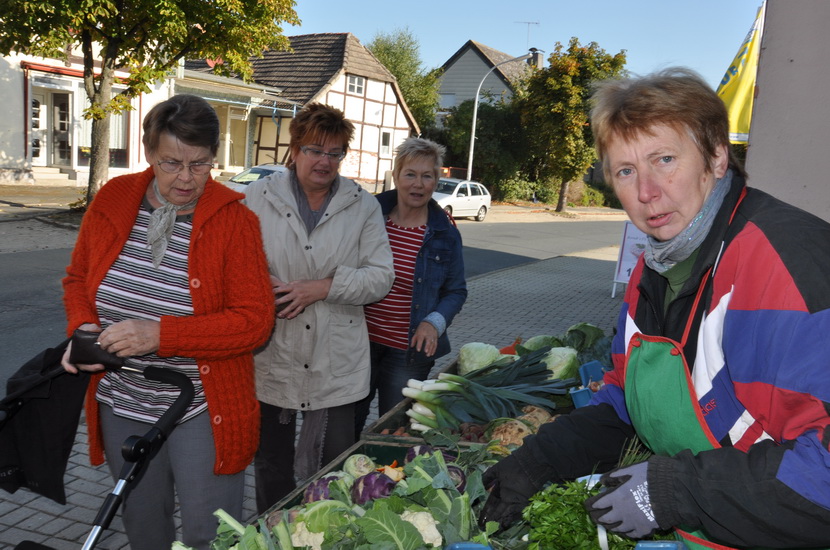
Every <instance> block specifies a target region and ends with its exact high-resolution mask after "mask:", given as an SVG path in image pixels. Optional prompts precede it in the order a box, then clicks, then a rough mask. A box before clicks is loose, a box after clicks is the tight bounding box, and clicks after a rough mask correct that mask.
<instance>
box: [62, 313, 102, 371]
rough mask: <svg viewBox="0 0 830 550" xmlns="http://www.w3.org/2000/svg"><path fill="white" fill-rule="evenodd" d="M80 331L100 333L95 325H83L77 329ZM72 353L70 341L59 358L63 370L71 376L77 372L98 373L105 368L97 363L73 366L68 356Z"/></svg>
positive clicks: (99, 328) (99, 329)
mask: <svg viewBox="0 0 830 550" xmlns="http://www.w3.org/2000/svg"><path fill="white" fill-rule="evenodd" d="M78 328H79V329H81V330H88V331H90V332H101V327H99V326H98V325H96V324H95V323H84V324H83V325H81V326H79V327H78ZM70 353H72V342H71V341H70V342H69V344H68V345H67V346H66V351H64V352H63V357H61V366H63V370H65V371H66V372H69V373H72V374H78V371H79V370H82V371H85V372H98V371H102V370H104V369H105V368H106V367H104V365H102V364H100V363H97V364H95V365H85V364H80V363H79V364H77V365H74V364H72V363H70V362H69V354H70Z"/></svg>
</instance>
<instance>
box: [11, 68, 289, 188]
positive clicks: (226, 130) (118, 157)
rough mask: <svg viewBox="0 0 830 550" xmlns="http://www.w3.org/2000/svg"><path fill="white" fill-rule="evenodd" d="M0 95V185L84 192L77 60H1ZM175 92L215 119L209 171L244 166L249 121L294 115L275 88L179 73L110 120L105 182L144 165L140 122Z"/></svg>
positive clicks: (85, 140) (83, 103) (84, 139)
mask: <svg viewBox="0 0 830 550" xmlns="http://www.w3.org/2000/svg"><path fill="white" fill-rule="evenodd" d="M118 76H121V77H125V76H127V75H126V74H124V73H122V74H119V75H118ZM118 89H119V88H118V85H116V86H115V90H116V91H117V90H118ZM0 92H1V93H2V96H3V97H4V99H5V103H6V111H5V112H6V113H7V116H5V117H2V118H0V182H3V183H32V182H33V181H34V174H35V173H38V178H37V179H38V181H44V180H46V181H52V180H51V179H50V178H55V180H56V181H57V175H62V176H63V177H64V178H66V177H67V176H68V180H65V181H64V185H66V184H69V185H72V184H76V185H78V186H85V185H86V184H87V182H88V176H89V154H90V136H91V121H89V120H86V119H85V118H84V117H83V112H84V109H86V107H87V106H88V105H89V102H88V100H87V96H86V93H85V91H84V87H83V59H82V58H81V57H80V56H78V55H70V57H69V58H68V60H67V61H62V60H57V59H45V58H39V57H33V56H26V55H11V56H6V57H2V58H0ZM177 93H195V94H198V95H201V96H202V97H205V98H206V99H207V100H208V101H209V102H210V103H211V104H212V105H213V107H214V108H215V109H216V111H217V113H218V114H219V117H220V121H221V123H222V128H223V134H222V141H221V146H220V150H219V155H218V158H217V167H218V168H220V169H223V170H231V171H238V170H241V169H242V167H243V166H244V165H245V164H246V160H247V158H248V156H249V155H250V152H249V150H248V148H249V142H250V137H249V136H252V135H253V130H252V128H253V121H255V120H256V115H262V116H272V115H273V113H274V112H275V111H277V110H279V111H280V112H289V113H293V112H294V110H295V108H296V105H295V104H293V103H292V102H291V101H289V100H285V99H282V98H280V97H279V94H280V90H279V88H276V87H273V86H264V85H259V84H258V85H249V84H245V83H244V82H242V81H241V80H238V79H234V78H219V77H215V76H212V75H207V74H202V73H198V72H195V71H188V70H185V69H183V68H180V69H179V70H178V71H177V73H176V74H172V75H170V77H169V78H168V79H166V80H165V81H163V82H159V83H157V84H156V85H155V86H154V87H153V89H152V91H151V92H150V93H146V94H142V95H141V96H140V97H137V98H135V99H133V100H132V107H133V110H132V111H130V112H126V113H123V114H121V115H115V116H113V117H112V119H111V129H110V171H109V172H110V174H109V175H110V177H112V176H115V175H118V174H121V173H128V172H135V171H138V170H141V169H143V168H144V167H146V166H147V165H146V162H145V161H144V158H143V150H142V147H141V122H142V120H143V119H144V115H146V113H147V111H149V110H150V109H151V108H152V107H153V105H155V104H156V103H158V102H160V101H164V100H165V99H167V98H169V97H170V96H172V95H173V94H177ZM252 115H253V116H252ZM249 127H250V128H249Z"/></svg>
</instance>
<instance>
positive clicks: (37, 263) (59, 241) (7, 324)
mask: <svg viewBox="0 0 830 550" xmlns="http://www.w3.org/2000/svg"><path fill="white" fill-rule="evenodd" d="M514 218H515V219H521V221H517V222H512V221H507V220H510V219H511V218H509V217H508V218H505V217H504V215H503V216H502V218H500V219H496V218H495V217H494V218H493V219H489V220H486V221H484V222H482V223H478V222H474V221H469V220H463V219H462V220H457V225H458V228H459V230H460V232H461V234H462V238H463V240H464V262H465V270H466V274H467V278H468V279H470V278H473V277H476V276H479V275H482V274H485V273H489V272H492V271H496V270H499V269H504V268H507V267H512V266H516V265H521V264H526V263H529V262H534V261H536V260H542V259H547V258H552V257H555V256H561V255H565V254H572V253H575V252H581V251H586V250H595V249H605V250H606V252H607V251H608V249H609V248H613V247H618V246H619V242H620V237H621V235H622V229H623V224H624V221H623V219H622V218H619V217H616V218H614V219H606V220H597V221H587V220H581V219H580V220H563V219H560V218H553V217H551V216H549V215H545V214H539V215H537V216H536V217H529V216H525V215H521V214H520V215H514ZM536 220H542V221H536ZM43 226H45V224H43V222H40V221H38V220H28V221H25V222H20V223H17V222H15V225H14V226H12V224H9V223H3V224H0V234H2V240H4V241H6V242H12V241H14V242H20V241H25V240H26V239H28V240H30V241H31V244H30V245H29V246H25V247H19V248H28V249H30V250H24V251H11V252H6V251H3V250H0V281H2V282H3V284H2V285H0V350H2V354H0V381H3V380H6V379H8V377H9V376H11V375H12V374H13V373H14V372H15V371H16V370H17V369H18V368H19V367H20V366H21V365H23V364H24V363H25V362H26V361H28V360H29V359H30V358H32V357H33V356H35V355H36V354H37V353H39V352H40V351H41V350H42V349H44V348H46V347H51V346H53V345H55V344H58V343H59V342H61V341H62V340H63V338H64V327H65V322H66V321H65V317H64V312H63V304H62V290H61V284H60V280H61V278H62V277H63V275H64V273H65V271H64V270H65V267H66V265H67V264H68V263H69V258H70V254H71V243H72V242H73V236H74V234H75V232H73V231H71V230H67V229H59V228H46V227H43ZM0 244H3V243H0ZM0 248H2V247H0ZM11 250H17V249H16V248H12V249H11ZM612 253H613V250H612ZM612 275H613V274H611V273H609V281H608V282H609V288H610V285H611V277H612Z"/></svg>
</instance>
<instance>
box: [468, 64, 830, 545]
mask: <svg viewBox="0 0 830 550" xmlns="http://www.w3.org/2000/svg"><path fill="white" fill-rule="evenodd" d="M594 100H595V105H594V109H593V111H592V129H593V132H594V136H595V139H596V145H597V151H598V153H599V156H600V159H601V160H602V163H603V171H604V174H605V176H606V179H607V181H609V182H610V183H611V184H612V186H613V188H614V191H615V193H616V194H617V196H618V197H619V199H620V202H621V203H622V205H623V208H625V210H626V212H627V213H628V215H629V217H630V218H631V221H632V222H633V223H634V224H635V225H636V226H637V227H638V228H639V229H641V230H642V231H644V232H645V233H646V234H647V235H648V236H649V238H648V245H647V247H646V250H645V253H644V255H643V257H642V258H641V259H640V261H639V263H638V265H637V267H636V269H635V272H634V273H633V275H632V278H631V281H630V283H629V285H628V287H627V290H626V296H625V302H624V305H623V308H622V311H621V312H620V318H619V326H618V328H617V333H616V335H615V339H614V343H613V349H612V352H613V359H614V366H615V368H614V370H612V371H611V372H609V373H608V374H607V375H606V377H605V385H604V386H603V388H602V389H601V390H600V391H599V392H598V393H597V394H596V395H595V396H594V398H593V400H592V402H591V404H590V405H589V406H586V407H583V408H580V409H577V410H575V411H574V412H573V413H571V414H570V415H566V416H561V417H559V418H558V419H557V420H556V421H555V422H553V423H550V424H548V425H545V426H544V427H543V429H542V430H540V432H539V433H538V435H536V436H531V437H528V438H527V439H525V444H524V445H523V446H522V447H521V448H520V449H519V450H518V451H517V452H515V453H514V454H512V455H511V456H510V457H509V458H507V459H505V460H503V461H502V462H500V463H498V465H497V466H495V467H494V468H492V469H491V470H489V471H488V472H487V474H486V475H485V481H486V482H487V483H489V484H490V485H491V486H492V491H491V494H490V497H489V499H488V502H487V504H486V506H485V508H484V510H483V512H482V515H481V518H480V520H481V521H482V522H486V521H488V520H493V521H499V522H500V523H501V524H502V525H506V524H509V523H510V522H512V521H513V520H515V519H516V518H518V517H519V515H520V514H521V510H522V508H523V507H524V506H525V504H526V503H527V499H528V497H530V496H531V495H532V494H533V493H535V492H536V491H538V490H539V489H541V488H542V487H543V485H544V484H545V483H547V482H557V481H560V480H568V479H574V478H576V477H579V476H582V475H586V474H589V473H592V472H594V471H597V472H608V471H609V470H612V471H611V472H610V473H607V474H606V475H605V476H603V483H604V485H605V486H606V490H605V491H604V492H602V493H600V494H599V495H598V496H596V497H592V498H591V499H589V500H588V502H586V508H587V509H588V511H589V513H590V514H591V516H592V517H593V518H594V520H595V521H597V522H598V523H600V524H602V525H604V526H606V527H607V528H608V529H609V530H611V531H614V532H617V533H620V534H622V535H625V536H628V537H630V538H635V539H639V538H644V537H648V536H650V535H652V534H653V533H655V532H656V531H668V530H674V531H675V533H676V534H677V536H678V537H680V538H682V539H683V540H684V541H685V543H686V545H687V546H689V547H690V548H695V549H696V548H746V547H765V548H828V547H830V529H828V525H830V449H828V446H830V375H828V372H830V371H828V368H827V367H828V363H830V339H828V337H827V335H828V334H830V278H828V275H827V274H828V273H830V224H827V223H826V222H824V221H823V220H821V219H819V218H817V217H814V216H812V215H811V214H808V213H806V212H804V211H801V210H799V209H797V208H794V207H792V206H789V205H787V204H785V203H783V202H781V201H779V200H777V199H775V198H773V197H771V196H770V195H767V194H766V193H764V192H762V191H759V190H757V189H752V188H749V187H747V186H746V183H745V174H744V173H743V171H742V169H741V168H740V167H739V164H738V163H737V161H735V160H734V158H732V155H731V149H730V146H729V137H728V136H729V135H728V116H727V113H726V109H725V107H724V105H723V103H722V102H721V100H720V98H719V97H718V96H717V95H716V94H715V93H714V92H713V91H712V90H711V89H710V88H709V87H708V86H707V85H706V84H705V83H704V82H703V81H702V80H701V79H700V77H699V76H697V75H695V74H694V73H692V72H690V71H686V70H682V69H669V70H666V71H663V72H660V73H657V74H655V75H651V76H647V77H643V78H637V79H630V80H619V81H610V82H606V83H604V84H602V85H601V86H600V87H599V89H598V91H597V92H596V94H595V97H594ZM635 436H637V437H639V439H640V441H641V442H642V443H643V444H644V445H645V446H646V447H647V448H648V449H649V450H650V451H652V452H653V453H654V454H653V455H652V456H651V458H649V459H648V460H646V461H644V462H640V463H638V464H635V465H633V466H627V467H623V468H620V469H616V470H613V468H614V467H615V466H616V465H617V461H618V460H619V458H620V456H621V455H622V450H623V449H624V447H625V445H626V442H627V441H629V440H631V439H632V438H634V437H635Z"/></svg>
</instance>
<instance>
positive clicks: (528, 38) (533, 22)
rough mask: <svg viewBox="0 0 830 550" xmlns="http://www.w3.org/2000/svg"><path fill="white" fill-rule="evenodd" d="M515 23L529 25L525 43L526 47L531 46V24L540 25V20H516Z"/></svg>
mask: <svg viewBox="0 0 830 550" xmlns="http://www.w3.org/2000/svg"><path fill="white" fill-rule="evenodd" d="M514 23H519V24H522V25H527V44H525V47H526V48H529V47H530V26H531V25H538V24H539V22H538V21H514Z"/></svg>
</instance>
